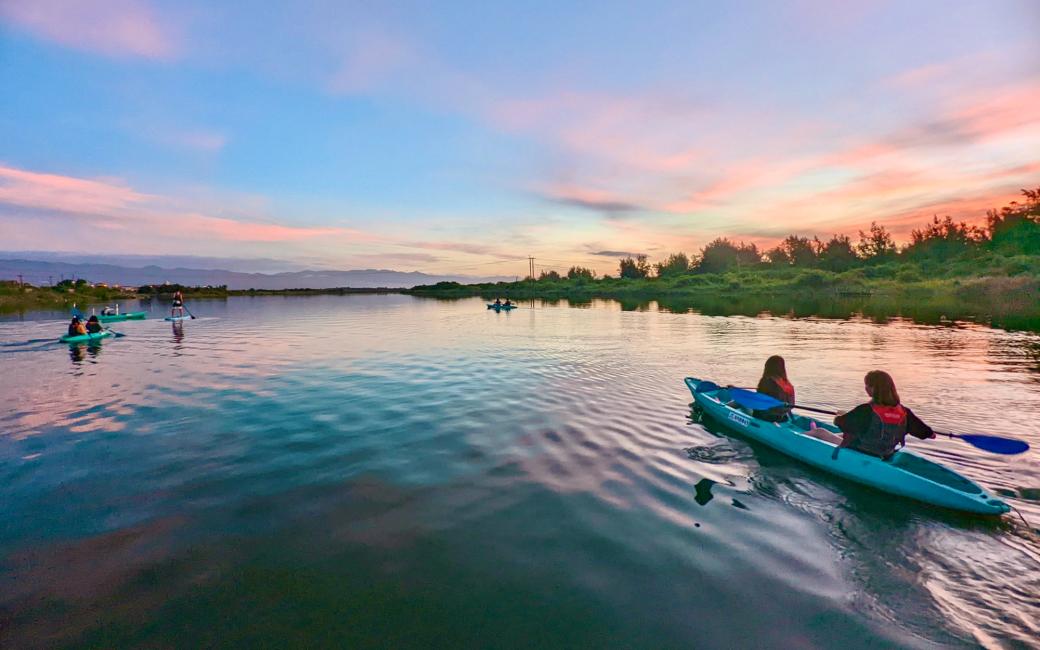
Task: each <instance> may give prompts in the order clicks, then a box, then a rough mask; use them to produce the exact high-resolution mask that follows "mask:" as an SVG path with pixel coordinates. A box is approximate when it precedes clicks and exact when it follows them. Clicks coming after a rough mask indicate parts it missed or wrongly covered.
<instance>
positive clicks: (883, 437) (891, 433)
mask: <svg viewBox="0 0 1040 650" xmlns="http://www.w3.org/2000/svg"><path fill="white" fill-rule="evenodd" d="M870 410H871V411H873V413H872V414H871V418H870V425H869V426H868V427H867V430H866V431H864V432H863V433H861V434H860V435H859V436H858V437H857V439H856V443H855V445H854V446H852V448H853V449H856V450H857V451H861V452H863V453H864V454H870V455H871V456H877V457H878V458H888V457H889V456H891V455H892V454H894V453H895V452H896V450H897V449H899V448H900V447H902V446H903V445H905V444H906V432H907V424H906V422H907V418H906V409H904V408H903V407H902V406H899V405H896V406H882V405H881V404H871V405H870Z"/></svg>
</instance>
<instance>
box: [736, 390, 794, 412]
mask: <svg viewBox="0 0 1040 650" xmlns="http://www.w3.org/2000/svg"><path fill="white" fill-rule="evenodd" d="M729 398H730V399H731V400H733V401H734V402H736V403H737V404H740V405H741V406H743V407H744V408H749V409H752V410H755V411H768V410H769V409H772V408H776V407H778V406H786V405H785V404H784V403H783V402H781V401H780V400H778V399H774V398H772V397H770V396H769V395H763V394H762V393H756V392H754V391H750V390H744V389H743V388H730V389H729Z"/></svg>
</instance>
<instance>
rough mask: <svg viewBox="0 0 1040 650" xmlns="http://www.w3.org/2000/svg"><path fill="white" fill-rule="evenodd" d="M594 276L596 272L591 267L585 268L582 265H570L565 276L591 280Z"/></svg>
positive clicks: (572, 278) (573, 278)
mask: <svg viewBox="0 0 1040 650" xmlns="http://www.w3.org/2000/svg"><path fill="white" fill-rule="evenodd" d="M595 277H596V272H595V271H593V270H592V269H587V268H585V267H584V266H572V267H571V268H570V270H569V271H567V278H568V279H570V280H579V279H585V280H592V279H593V278H595Z"/></svg>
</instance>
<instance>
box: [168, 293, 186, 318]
mask: <svg viewBox="0 0 1040 650" xmlns="http://www.w3.org/2000/svg"><path fill="white" fill-rule="evenodd" d="M174 312H176V313H174ZM170 316H172V317H176V316H180V317H181V318H184V294H182V293H181V290H180V289H177V292H176V293H174V294H173V305H172V306H171V307H170Z"/></svg>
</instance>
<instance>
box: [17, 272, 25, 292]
mask: <svg viewBox="0 0 1040 650" xmlns="http://www.w3.org/2000/svg"><path fill="white" fill-rule="evenodd" d="M23 284H25V283H24V282H22V274H21V273H19V274H18V288H19V289H21V288H22V285H23Z"/></svg>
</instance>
